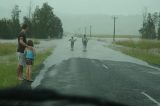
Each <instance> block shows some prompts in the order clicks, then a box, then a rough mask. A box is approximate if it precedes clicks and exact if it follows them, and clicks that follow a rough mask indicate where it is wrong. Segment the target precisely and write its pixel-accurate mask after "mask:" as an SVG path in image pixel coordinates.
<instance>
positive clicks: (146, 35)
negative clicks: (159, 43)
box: [139, 13, 156, 39]
mask: <svg viewBox="0 0 160 106" xmlns="http://www.w3.org/2000/svg"><path fill="white" fill-rule="evenodd" d="M155 26H156V17H155V16H152V14H151V13H149V14H148V16H147V19H146V20H145V21H144V22H143V27H142V28H141V29H140V30H139V32H140V34H141V35H142V39H156V27H155Z"/></svg>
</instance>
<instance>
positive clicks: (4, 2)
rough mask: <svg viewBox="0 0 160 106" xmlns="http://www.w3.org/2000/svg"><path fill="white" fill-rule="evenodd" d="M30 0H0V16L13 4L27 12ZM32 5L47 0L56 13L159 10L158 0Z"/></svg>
mask: <svg viewBox="0 0 160 106" xmlns="http://www.w3.org/2000/svg"><path fill="white" fill-rule="evenodd" d="M29 1H30V0H0V17H9V16H10V13H11V10H12V8H13V7H14V5H15V4H18V5H19V6H20V9H21V10H22V13H21V14H23V15H24V14H27V10H28V8H29ZM31 1H32V6H33V7H35V6H36V5H40V6H41V5H42V4H43V3H44V2H48V4H49V5H51V6H53V7H54V11H55V13H57V14H59V13H60V14H62V13H65V14H109V15H120V14H122V15H128V14H142V11H143V9H144V7H147V8H148V11H149V12H155V11H157V12H158V11H160V0H31Z"/></svg>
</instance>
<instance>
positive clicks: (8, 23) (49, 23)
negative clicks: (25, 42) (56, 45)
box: [0, 3, 63, 39]
mask: <svg viewBox="0 0 160 106" xmlns="http://www.w3.org/2000/svg"><path fill="white" fill-rule="evenodd" d="M20 12H21V10H20V9H19V6H18V5H15V7H14V8H13V10H12V14H11V16H12V18H11V19H8V20H7V19H5V18H4V19H1V20H0V38H3V39H12V38H16V37H17V35H18V33H19V32H20V21H19V15H20ZM23 23H26V24H27V25H28V26H29V30H28V32H27V36H28V37H32V38H48V37H50V38H62V36H63V27H62V22H61V20H60V18H59V17H57V16H56V15H55V14H54V12H53V8H52V7H51V6H49V5H48V4H47V3H44V4H43V6H42V7H41V8H39V6H37V7H36V9H35V10H34V13H33V14H32V17H29V16H28V17H27V16H24V17H23Z"/></svg>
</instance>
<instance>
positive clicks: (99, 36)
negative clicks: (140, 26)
mask: <svg viewBox="0 0 160 106" xmlns="http://www.w3.org/2000/svg"><path fill="white" fill-rule="evenodd" d="M92 37H98V38H113V35H92ZM115 37H116V38H139V36H137V35H116V36H115Z"/></svg>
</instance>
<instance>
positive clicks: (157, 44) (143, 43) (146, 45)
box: [116, 40, 160, 49]
mask: <svg viewBox="0 0 160 106" xmlns="http://www.w3.org/2000/svg"><path fill="white" fill-rule="evenodd" d="M116 44H118V45H122V46H126V47H130V48H139V49H153V48H160V41H157V40H139V41H133V40H125V41H117V42H116Z"/></svg>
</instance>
